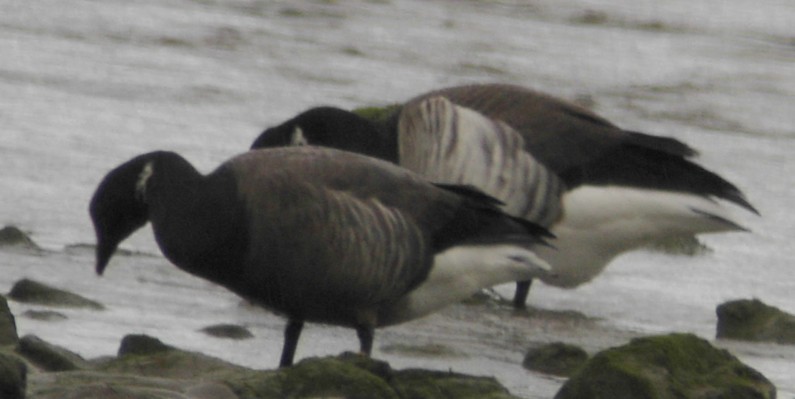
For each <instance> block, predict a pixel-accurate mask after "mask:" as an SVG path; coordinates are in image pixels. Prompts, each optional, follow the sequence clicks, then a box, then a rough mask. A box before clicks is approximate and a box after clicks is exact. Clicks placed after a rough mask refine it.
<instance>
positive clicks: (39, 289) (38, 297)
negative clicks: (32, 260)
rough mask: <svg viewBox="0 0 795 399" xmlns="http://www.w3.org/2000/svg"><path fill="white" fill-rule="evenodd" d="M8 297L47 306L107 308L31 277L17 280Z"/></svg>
mask: <svg viewBox="0 0 795 399" xmlns="http://www.w3.org/2000/svg"><path fill="white" fill-rule="evenodd" d="M8 297H9V298H11V299H13V300H15V301H18V302H25V303H35V304H39V305H47V306H59V307H77V308H91V309H96V310H102V309H104V308H105V307H104V306H102V304H100V303H99V302H96V301H92V300H90V299H87V298H84V297H82V296H80V295H77V294H73V293H71V292H68V291H64V290H61V289H58V288H54V287H51V286H49V285H46V284H43V283H40V282H37V281H33V280H29V279H22V280H19V281H17V283H16V284H14V286H13V287H12V288H11V292H10V293H9V294H8Z"/></svg>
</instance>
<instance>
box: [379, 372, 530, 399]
mask: <svg viewBox="0 0 795 399" xmlns="http://www.w3.org/2000/svg"><path fill="white" fill-rule="evenodd" d="M392 385H393V386H394V387H395V390H396V391H397V392H398V393H399V394H400V397H401V398H428V399H431V398H439V399H441V398H456V399H479V398H487V399H516V396H513V395H511V394H510V392H508V390H507V389H506V388H505V387H503V386H502V385H500V383H499V382H497V380H496V379H494V378H493V377H474V376H469V375H464V374H458V373H453V372H446V371H430V370H419V369H415V370H403V371H398V372H396V373H395V375H394V376H393V382H392Z"/></svg>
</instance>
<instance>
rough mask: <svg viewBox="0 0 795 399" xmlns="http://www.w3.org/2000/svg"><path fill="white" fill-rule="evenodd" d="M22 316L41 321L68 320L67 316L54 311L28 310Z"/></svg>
mask: <svg viewBox="0 0 795 399" xmlns="http://www.w3.org/2000/svg"><path fill="white" fill-rule="evenodd" d="M22 316H24V317H27V318H29V319H33V320H39V321H62V320H66V319H68V317H66V315H65V314H63V313H60V312H54V311H52V310H27V311H25V313H22Z"/></svg>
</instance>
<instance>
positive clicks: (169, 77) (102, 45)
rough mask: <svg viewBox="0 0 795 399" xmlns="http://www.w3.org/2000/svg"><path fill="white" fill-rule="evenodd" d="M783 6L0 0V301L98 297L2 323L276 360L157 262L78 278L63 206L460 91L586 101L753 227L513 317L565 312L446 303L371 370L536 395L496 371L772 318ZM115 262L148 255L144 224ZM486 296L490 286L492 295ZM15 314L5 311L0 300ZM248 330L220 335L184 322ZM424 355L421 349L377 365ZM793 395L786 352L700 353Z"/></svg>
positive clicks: (269, 330)
mask: <svg viewBox="0 0 795 399" xmlns="http://www.w3.org/2000/svg"><path fill="white" fill-rule="evenodd" d="M793 20H795V5H794V4H792V3H791V2H788V1H774V0H765V1H759V2H754V3H753V4H751V3H749V2H744V1H740V0H730V1H718V0H708V1H703V2H699V3H698V4H692V2H685V1H680V0H671V1H666V2H651V1H640V2H638V1H632V2H630V1H626V0H611V1H607V2H600V3H598V4H596V3H592V2H587V1H575V0H565V1H552V0H546V1H538V2H533V3H528V2H524V1H498V2H492V1H488V2H485V1H466V2H459V1H418V0H417V1H410V0H400V1H398V0H394V1H388V0H387V1H352V0H351V1H348V0H341V1H289V2H288V1H268V2H263V1H253V0H251V1H249V0H237V1H212V0H203V1H189V0H171V1H160V0H158V1H155V0H149V1H147V0H141V1H133V2H123V1H116V0H110V1H103V2H95V1H74V2H70V3H69V6H65V5H64V3H63V2H58V1H54V0H50V1H47V0H34V1H18V0H12V1H11V2H10V3H9V4H4V7H3V13H0V52H2V57H0V91H1V92H2V93H4V95H3V96H2V98H0V121H2V124H3V128H2V132H0V170H2V173H1V174H0V193H2V194H0V224H2V225H6V224H14V225H17V226H19V227H20V228H22V229H23V230H26V231H28V232H30V233H31V235H32V236H33V238H34V239H35V240H36V242H37V243H39V244H41V245H42V246H44V247H45V248H47V249H48V250H49V252H46V253H43V254H34V253H28V252H24V251H16V250H0V267H2V268H3V273H2V275H0V291H4V292H7V291H8V290H9V289H10V287H11V285H12V284H13V282H15V281H16V280H18V279H20V278H22V277H32V278H35V279H38V280H40V281H43V282H46V283H49V284H52V285H56V286H59V287H62V288H66V289H71V290H73V291H77V292H80V293H82V294H83V295H86V296H89V297H91V298H94V299H97V300H99V301H101V302H103V303H105V304H106V305H107V306H108V309H107V310H105V311H103V312H93V311H88V310H63V313H65V314H67V316H68V317H69V319H68V320H66V321H61V322H41V321H36V320H33V319H30V318H26V317H24V316H18V318H17V322H18V325H19V329H20V332H21V333H22V334H26V333H35V334H38V335H39V336H41V337H42V338H44V339H46V340H50V341H52V342H55V343H58V344H61V345H64V346H67V347H69V348H72V349H74V350H76V351H78V352H79V353H80V354H82V355H83V356H86V357H95V356H102V355H109V354H112V353H114V352H115V350H116V348H117V346H118V342H119V339H120V338H121V336H123V335H124V334H127V333H133V332H145V333H149V334H152V335H155V336H157V337H159V338H161V339H163V340H164V341H166V342H168V343H171V344H174V345H178V346H181V347H185V348H188V349H196V350H201V351H203V352H206V353H210V354H213V355H216V356H220V357H223V358H226V359H229V360H232V361H235V362H238V363H240V364H244V365H247V366H251V367H257V368H271V367H273V366H274V365H275V364H276V362H277V360H276V359H277V356H278V351H279V347H280V345H281V343H280V342H281V328H282V327H283V321H282V320H281V319H279V318H278V317H275V316H273V315H270V314H269V313H267V312H264V311H261V310H257V309H252V308H249V307H247V306H241V305H240V301H239V299H238V298H236V297H234V296H233V295H231V294H229V293H227V292H225V291H223V290H222V289H220V288H217V287H215V286H212V285H211V284H209V283H206V282H204V281H201V280H197V279H194V278H191V277H189V276H187V275H185V274H184V273H181V272H179V271H178V270H176V268H174V267H172V266H170V265H168V264H167V262H166V261H165V260H164V259H162V258H161V257H159V255H158V256H133V257H117V258H115V259H114V261H113V262H112V264H111V266H110V268H109V269H108V272H107V273H106V276H105V277H103V278H101V279H100V278H97V277H95V276H94V274H93V267H92V259H91V253H90V252H87V251H85V250H80V249H67V248H66V247H67V246H69V245H72V244H77V243H90V242H92V241H93V233H92V231H91V226H90V222H89V220H88V217H87V213H86V207H87V203H88V198H89V197H90V195H91V193H92V192H93V190H94V188H95V187H96V184H97V183H98V181H99V179H100V178H101V177H102V176H103V175H104V174H105V173H106V172H107V171H108V170H109V169H110V168H112V167H114V166H116V165H118V164H119V163H121V162H123V161H125V160H127V159H129V158H130V157H132V156H134V155H137V154H138V153H141V152H145V151H150V150H154V149H171V150H175V151H178V152H180V153H182V154H183V155H185V156H186V158H188V159H189V160H191V161H193V162H194V163H195V164H196V165H197V166H198V167H199V168H200V169H201V170H203V171H209V170H211V169H212V168H213V167H214V166H215V165H217V164H218V163H219V162H221V161H223V160H224V159H226V158H228V157H230V156H232V155H233V154H235V153H238V152H241V151H243V150H244V149H246V148H247V147H248V145H249V144H250V142H251V140H253V138H254V137H256V135H257V134H258V133H259V131H260V130H261V129H262V128H264V127H265V126H268V125H271V124H275V123H278V122H280V121H282V120H284V119H286V118H287V117H289V116H292V115H294V114H296V113H297V112H299V111H301V110H303V109H305V108H307V107H310V106H313V105H319V104H334V105H340V106H344V107H354V106H361V105H371V104H380V103H384V102H390V101H400V100H404V99H407V98H409V97H411V96H413V95H415V94H417V93H420V92H423V91H426V90H428V89H431V88H436V87H440V86H444V85H452V84H459V83H464V82H476V81H477V82H483V81H502V82H510V83H520V84H525V85H529V86H532V87H535V88H538V89H541V90H544V91H547V92H550V93H553V94H555V95H558V96H562V97H564V98H569V99H574V100H578V101H583V102H586V103H589V104H592V106H593V108H594V109H595V110H596V111H597V112H599V113H601V114H602V115H604V116H606V117H607V118H609V119H611V120H613V121H614V122H615V123H617V124H619V125H621V126H624V127H627V128H631V129H633V130H640V131H645V132H649V133H656V134H665V135H671V136H675V137H678V138H681V139H683V140H685V141H687V142H688V143H690V144H691V145H693V146H695V147H696V148H698V149H699V150H700V151H701V162H702V163H703V164H704V165H705V166H707V167H708V168H710V169H712V170H715V171H717V172H719V173H720V174H722V175H724V176H725V177H727V178H728V179H729V180H731V181H733V182H735V183H736V184H737V185H738V186H739V187H741V188H742V189H743V190H744V191H745V192H746V194H747V195H748V197H749V199H750V200H751V201H752V202H753V203H754V204H755V205H756V206H757V208H758V209H759V210H760V211H761V213H762V217H755V216H752V215H745V214H742V211H738V214H739V216H740V218H741V220H742V221H743V223H745V225H746V226H748V227H749V228H750V229H751V230H752V231H753V233H750V234H726V235H718V236H712V237H706V238H704V241H705V242H706V243H707V245H709V247H710V248H712V249H713V251H712V252H710V253H708V254H706V255H703V256H699V257H695V258H690V257H680V256H666V255H661V254H656V253H650V252H635V253H632V254H629V255H626V256H623V257H621V258H619V259H617V260H616V261H615V262H614V263H613V264H612V265H611V266H610V267H609V268H608V270H607V271H606V272H605V274H604V275H603V276H602V277H601V278H599V279H597V280H596V281H595V282H593V283H592V284H589V285H586V286H584V287H581V288H579V289H577V290H573V291H563V290H558V289H554V288H550V287H546V286H542V285H540V284H538V285H537V286H536V287H534V289H533V292H532V293H531V301H532V303H533V304H534V305H535V306H537V307H539V308H542V309H548V310H553V311H567V310H574V311H577V312H581V313H582V314H585V315H587V316H588V317H589V318H588V319H581V318H579V317H574V316H568V313H563V314H562V315H561V314H558V313H554V312H553V313H551V314H544V315H541V316H535V317H526V316H516V315H513V314H512V313H511V312H510V311H509V310H507V309H491V310H489V311H485V312H484V311H482V310H481V309H477V308H475V309H473V308H471V307H467V306H455V307H453V308H451V309H449V310H447V311H445V312H443V313H441V314H438V315H434V316H432V317H429V318H427V319H423V320H419V321H416V322H413V323H409V324H406V325H403V326H398V327H394V328H388V329H385V330H383V331H381V332H379V334H378V335H377V338H376V340H377V341H376V351H375V355H376V356H377V357H381V358H384V359H386V360H388V361H390V362H391V363H392V364H393V365H394V366H397V367H434V368H440V369H448V368H452V369H454V370H456V371H464V372H469V373H473V374H486V375H495V376H496V377H497V378H499V379H500V380H501V381H502V382H503V383H505V384H506V385H507V386H508V387H509V388H510V389H511V391H512V392H514V393H515V394H518V395H521V396H523V397H528V398H548V397H551V396H553V395H554V392H555V391H556V390H557V388H558V387H559V386H560V384H561V383H562V380H560V379H557V378H550V377H545V376H542V375H539V374H535V373H531V372H528V371H525V370H523V369H522V368H521V366H520V365H519V364H520V362H521V358H522V352H523V351H524V350H525V349H527V347H529V346H530V345H533V344H537V343H541V342H548V341H554V340H564V341H567V342H571V343H575V344H579V345H581V346H584V347H585V348H586V349H588V350H590V351H596V350H599V349H602V348H604V347H606V346H611V345H618V344H622V343H624V342H626V341H627V340H628V339H629V338H630V337H633V336H637V335H643V334H649V333H663V332H668V331H689V332H694V333H696V334H698V335H700V336H702V337H705V338H713V337H714V334H715V331H714V329H715V323H716V317H715V313H714V309H715V306H717V305H718V304H719V303H721V302H723V301H725V300H728V299H735V298H749V297H758V298H760V299H762V300H763V301H765V302H767V303H769V304H771V305H775V306H778V307H781V308H782V309H784V310H787V311H789V312H795V299H794V298H793V295H792V292H795V279H793V278H792V271H791V268H792V259H794V258H795V249H793V246H792V245H791V242H792V240H793V239H794V238H795V217H793V216H792V214H791V213H790V212H788V210H789V209H788V205H789V204H790V203H791V202H792V199H793V197H795V185H794V184H793V177H792V176H793V175H795V160H793V157H792V151H793V149H795V146H794V141H795V128H793V127H794V126H795V114H794V113H793V112H792V109H791V108H792V99H793V98H795V33H794V32H793V31H792V28H791V21H793ZM124 246H125V247H126V248H131V249H136V250H140V251H143V252H145V253H151V254H158V251H157V249H156V247H155V246H154V244H153V240H152V238H151V232H150V231H149V229H148V228H147V229H144V230H142V232H141V233H139V234H137V235H136V236H134V237H133V238H132V239H131V240H129V241H127V242H125V245H124ZM498 291H499V292H501V293H503V294H505V295H509V294H510V292H511V288H510V287H500V288H499V289H498ZM12 308H13V310H14V311H15V312H16V314H18V315H21V313H22V312H24V311H25V310H28V309H30V308H35V307H30V306H27V305H20V304H15V303H12ZM221 322H224V323H240V324H244V325H247V326H249V327H250V328H251V329H252V331H253V332H254V333H255V335H256V338H255V339H253V340H247V341H242V342H230V341H225V340H219V339H213V338H210V337H206V336H204V335H203V334H201V333H198V332H197V331H196V330H198V329H200V328H202V327H204V326H206V325H209V324H213V323H221ZM399 344H406V345H423V344H441V345H446V346H448V347H450V348H451V349H452V351H453V352H454V353H455V354H454V355H450V356H447V357H440V358H427V357H418V356H410V355H407V354H400V353H396V352H392V351H386V350H381V348H385V349H386V348H389V345H393V346H394V345H399ZM717 344H718V345H720V346H724V347H726V348H728V349H730V350H731V351H732V352H733V353H735V354H736V355H738V356H739V357H740V358H741V359H742V360H743V361H745V362H747V363H749V364H751V365H752V366H754V367H756V368H758V369H759V370H760V371H762V372H763V373H764V374H765V375H767V376H768V377H769V378H770V379H772V380H773V381H774V383H775V384H776V385H777V387H778V388H779V397H782V398H791V397H795V349H794V348H793V347H788V346H779V345H768V344H743V343H734V342H717ZM355 345H356V341H355V336H354V334H352V332H350V331H347V330H344V329H339V328H330V327H321V326H312V327H309V328H308V330H307V332H306V336H305V337H304V339H303V340H302V342H301V347H300V348H299V353H298V356H299V357H305V356H312V355H322V354H334V353H338V352H340V351H343V350H350V349H353V348H355Z"/></svg>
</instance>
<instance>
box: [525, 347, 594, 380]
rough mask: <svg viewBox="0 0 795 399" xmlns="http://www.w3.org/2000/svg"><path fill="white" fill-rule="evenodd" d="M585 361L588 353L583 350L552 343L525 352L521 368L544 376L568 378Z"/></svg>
mask: <svg viewBox="0 0 795 399" xmlns="http://www.w3.org/2000/svg"><path fill="white" fill-rule="evenodd" d="M587 360H588V352H586V351H585V350H584V349H582V348H580V347H578V346H574V345H569V344H565V343H563V342H554V343H551V344H547V345H542V346H540V347H538V348H533V349H530V350H529V351H527V354H525V357H524V361H523V362H522V366H524V368H526V369H528V370H533V371H539V372H542V373H546V374H554V375H560V376H570V375H571V374H572V373H574V372H575V371H576V370H577V369H578V368H580V367H581V366H582V365H583V364H585V362H586V361H587Z"/></svg>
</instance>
